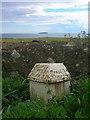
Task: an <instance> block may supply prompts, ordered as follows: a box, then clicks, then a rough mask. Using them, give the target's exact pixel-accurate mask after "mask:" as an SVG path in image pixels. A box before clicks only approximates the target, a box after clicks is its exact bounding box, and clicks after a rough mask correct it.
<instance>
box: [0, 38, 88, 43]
mask: <svg viewBox="0 0 90 120" xmlns="http://www.w3.org/2000/svg"><path fill="white" fill-rule="evenodd" d="M32 40H39V41H42V40H45V41H69V40H90V38H89V39H88V38H80V39H79V38H51V37H45V38H3V39H0V41H3V42H20V41H23V42H26V41H32Z"/></svg>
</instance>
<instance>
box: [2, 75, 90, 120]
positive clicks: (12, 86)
mask: <svg viewBox="0 0 90 120" xmlns="http://www.w3.org/2000/svg"><path fill="white" fill-rule="evenodd" d="M89 80H90V77H87V76H84V77H83V76H80V77H76V78H73V79H72V80H71V84H72V87H71V88H72V89H71V92H70V93H69V94H67V95H65V96H64V97H63V98H62V100H61V101H60V100H57V99H56V98H55V97H53V98H52V100H51V102H50V103H49V104H48V105H45V104H44V103H43V101H41V100H36V101H32V100H30V98H29V86H28V85H29V84H28V80H27V79H24V78H23V77H21V76H20V75H18V74H17V77H16V78H10V77H7V78H3V80H2V81H3V98H2V100H3V111H2V116H3V118H32V119H33V118H48V119H55V118H63V119H66V118H70V119H74V118H79V119H80V118H83V119H85V118H88V116H89V106H88V81H89Z"/></svg>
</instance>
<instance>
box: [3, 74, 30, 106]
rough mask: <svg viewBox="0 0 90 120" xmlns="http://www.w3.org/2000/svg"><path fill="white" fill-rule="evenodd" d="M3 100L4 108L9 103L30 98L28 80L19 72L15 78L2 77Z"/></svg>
mask: <svg viewBox="0 0 90 120" xmlns="http://www.w3.org/2000/svg"><path fill="white" fill-rule="evenodd" d="M2 88H3V89H2V101H3V104H2V106H3V108H4V107H6V106H8V105H9V104H12V103H15V101H16V102H18V101H25V100H27V99H29V84H28V81H27V80H26V79H24V78H22V77H21V76H19V75H18V74H17V77H15V78H12V77H11V78H10V77H7V78H4V79H2Z"/></svg>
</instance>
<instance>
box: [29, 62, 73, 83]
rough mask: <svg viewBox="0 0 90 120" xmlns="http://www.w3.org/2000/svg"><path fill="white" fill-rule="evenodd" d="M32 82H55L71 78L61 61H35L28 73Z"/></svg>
mask: <svg viewBox="0 0 90 120" xmlns="http://www.w3.org/2000/svg"><path fill="white" fill-rule="evenodd" d="M28 79H29V80H32V81H34V82H44V83H57V82H62V81H67V80H70V79H71V75H70V74H69V72H68V70H67V69H66V67H65V66H64V64H63V63H37V64H35V66H34V67H33V69H32V70H31V72H30V73H29V75H28Z"/></svg>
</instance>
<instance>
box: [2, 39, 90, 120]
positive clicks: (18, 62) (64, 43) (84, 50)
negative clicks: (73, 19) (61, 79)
mask: <svg viewBox="0 0 90 120" xmlns="http://www.w3.org/2000/svg"><path fill="white" fill-rule="evenodd" d="M0 41H1V40H0ZM88 43H89V42H88V39H76V38H73V39H70V38H35V39H12V38H11V39H10V38H9V39H2V68H3V71H2V72H3V74H2V76H3V78H2V108H3V109H2V117H3V118H32V119H33V118H48V119H50V118H51V119H55V118H63V119H67V118H69V119H74V118H79V119H80V118H83V119H86V118H88V117H89V106H88V81H89V80H90V76H88V73H89V72H88V54H89V52H88V46H89V44H88ZM14 50H16V51H17V52H18V53H19V54H20V57H18V58H15V57H13V56H12V53H13V51H14ZM48 58H53V59H54V61H55V62H56V63H59V62H62V63H64V64H65V66H66V67H67V69H68V70H69V72H70V73H71V75H72V80H71V92H70V93H69V94H67V95H65V96H63V98H62V100H61V101H59V100H57V99H56V98H55V97H53V98H52V99H51V102H50V103H48V105H45V104H44V103H43V101H41V100H39V99H38V100H36V101H35V100H31V99H30V97H29V96H30V93H29V83H28V80H27V79H26V78H27V75H28V74H29V72H30V70H31V69H32V68H33V66H34V65H35V63H38V62H47V59H48Z"/></svg>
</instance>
